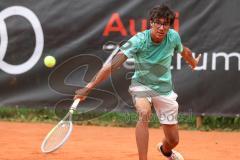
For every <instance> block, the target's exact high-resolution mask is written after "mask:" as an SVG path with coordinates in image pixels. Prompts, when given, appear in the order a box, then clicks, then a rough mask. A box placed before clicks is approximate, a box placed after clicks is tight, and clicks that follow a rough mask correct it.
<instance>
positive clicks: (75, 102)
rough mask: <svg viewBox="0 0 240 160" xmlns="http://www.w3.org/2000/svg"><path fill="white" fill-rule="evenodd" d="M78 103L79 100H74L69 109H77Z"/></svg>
mask: <svg viewBox="0 0 240 160" xmlns="http://www.w3.org/2000/svg"><path fill="white" fill-rule="evenodd" d="M79 102H80V99H79V98H77V99H75V100H74V102H73V104H72V106H71V108H70V109H71V110H75V109H76V108H77V106H78V103H79Z"/></svg>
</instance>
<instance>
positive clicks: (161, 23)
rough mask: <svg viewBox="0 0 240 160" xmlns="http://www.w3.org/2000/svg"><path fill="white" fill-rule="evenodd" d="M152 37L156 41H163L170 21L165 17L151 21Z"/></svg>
mask: <svg viewBox="0 0 240 160" xmlns="http://www.w3.org/2000/svg"><path fill="white" fill-rule="evenodd" d="M151 27H152V31H151V32H152V33H151V34H152V38H153V40H156V41H162V40H163V39H164V38H165V36H166V35H167V33H168V30H169V28H170V21H169V20H167V19H164V18H160V19H158V20H154V21H152V22H151Z"/></svg>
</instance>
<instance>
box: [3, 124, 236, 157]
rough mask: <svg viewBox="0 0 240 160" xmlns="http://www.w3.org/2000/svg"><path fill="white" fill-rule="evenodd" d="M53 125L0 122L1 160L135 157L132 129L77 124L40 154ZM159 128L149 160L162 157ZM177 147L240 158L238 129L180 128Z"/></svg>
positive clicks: (191, 152) (197, 154) (202, 154)
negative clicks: (52, 147)
mask: <svg viewBox="0 0 240 160" xmlns="http://www.w3.org/2000/svg"><path fill="white" fill-rule="evenodd" d="M54 125H55V124H53V123H52V124H49V123H20V122H3V121H1V122H0V131H1V132H0V146H1V149H0V160H138V155H137V147H136V143H135V129H134V128H117V127H97V126H77V125H74V129H73V132H72V135H71V137H70V139H69V140H68V141H67V143H66V144H65V145H64V146H63V147H62V148H60V149H59V150H57V151H56V152H54V153H50V154H43V153H41V150H40V145H41V142H42V140H43V138H44V136H45V135H46V134H47V132H48V131H49V130H50V129H51V128H52V127H53V126H54ZM162 138H163V132H162V129H161V128H159V129H150V140H149V153H148V159H149V160H164V159H165V158H164V157H163V156H162V155H161V154H160V153H158V151H157V150H156V147H155V146H156V144H157V142H159V141H160V140H161V139H162ZM180 138H181V141H180V144H179V145H178V147H177V148H176V149H177V150H178V151H180V152H181V153H182V154H183V155H184V157H185V160H230V159H236V160H237V159H240V152H239V151H240V132H216V131H210V132H203V131H187V130H180Z"/></svg>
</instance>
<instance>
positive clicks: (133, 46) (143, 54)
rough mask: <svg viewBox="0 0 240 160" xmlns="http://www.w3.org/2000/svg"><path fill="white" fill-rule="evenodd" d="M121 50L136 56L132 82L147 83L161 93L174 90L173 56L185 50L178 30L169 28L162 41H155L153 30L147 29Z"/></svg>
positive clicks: (127, 54) (146, 84)
mask: <svg viewBox="0 0 240 160" xmlns="http://www.w3.org/2000/svg"><path fill="white" fill-rule="evenodd" d="M121 51H122V52H123V53H124V54H125V55H126V56H127V57H128V58H134V64H135V72H134V75H133V77H132V84H133V83H135V82H136V83H138V84H142V85H145V86H147V87H150V88H151V89H152V90H153V91H156V93H157V94H160V95H168V94H169V93H171V92H172V90H173V84H172V76H171V69H170V67H171V62H172V56H173V54H174V53H177V52H178V53H180V52H182V51H183V46H182V43H181V39H180V36H179V34H178V32H176V31H175V30H173V29H169V31H168V33H167V35H166V37H165V38H164V40H163V41H162V42H161V43H154V42H153V41H152V39H151V30H145V31H143V32H139V33H138V34H136V35H135V36H133V37H132V38H131V39H129V40H128V41H127V42H126V43H125V44H124V45H123V46H122V47H121Z"/></svg>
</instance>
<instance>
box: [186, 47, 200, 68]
mask: <svg viewBox="0 0 240 160" xmlns="http://www.w3.org/2000/svg"><path fill="white" fill-rule="evenodd" d="M181 55H182V57H183V59H184V60H185V62H186V63H188V64H189V66H190V67H191V68H192V69H193V70H194V69H195V67H196V66H197V65H198V62H199V60H200V58H201V56H202V54H199V55H198V56H197V58H194V57H193V55H192V51H191V50H190V49H189V48H187V47H185V46H183V51H182V52H181Z"/></svg>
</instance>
